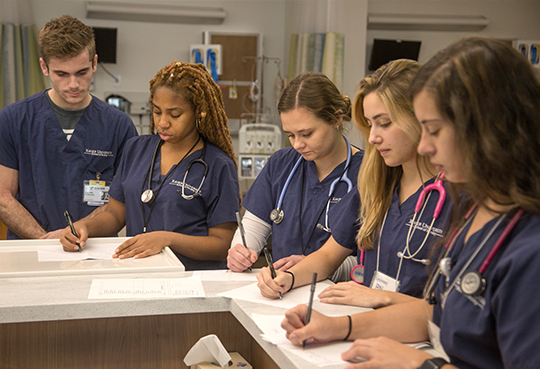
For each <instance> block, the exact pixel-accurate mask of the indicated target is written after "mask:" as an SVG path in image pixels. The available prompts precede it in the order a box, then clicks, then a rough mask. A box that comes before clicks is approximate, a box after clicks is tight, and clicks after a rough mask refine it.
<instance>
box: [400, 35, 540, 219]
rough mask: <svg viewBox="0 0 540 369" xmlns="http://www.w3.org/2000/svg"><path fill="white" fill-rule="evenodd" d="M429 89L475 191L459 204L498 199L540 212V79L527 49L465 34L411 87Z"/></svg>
mask: <svg viewBox="0 0 540 369" xmlns="http://www.w3.org/2000/svg"><path fill="white" fill-rule="evenodd" d="M424 89H425V90H426V91H427V92H428V93H430V94H431V96H432V97H433V99H434V101H435V104H436V106H437V110H438V111H439V112H440V113H441V115H442V117H443V118H445V119H447V120H448V121H449V122H451V124H452V126H453V128H454V130H455V142H454V144H455V145H456V147H457V148H458V150H459V151H460V152H461V155H462V157H463V161H464V162H463V167H464V170H465V171H466V175H467V183H465V184H464V187H465V190H466V193H467V195H468V196H466V197H463V196H461V197H457V198H455V201H456V205H455V208H463V206H459V205H460V204H462V202H463V201H468V202H471V201H473V202H476V203H479V204H481V205H485V201H486V200H487V199H491V200H493V201H494V202H495V203H498V204H500V205H505V206H515V207H520V208H523V209H524V210H526V211H530V212H532V213H535V214H540V160H539V158H538V153H539V152H540V83H539V81H538V79H537V78H536V77H535V74H534V72H533V70H532V67H531V65H530V63H528V61H527V60H526V59H525V58H524V57H523V55H521V54H519V53H518V52H517V51H516V50H514V49H512V48H511V47H510V46H508V45H506V44H504V43H503V42H500V41H497V40H495V39H490V38H487V37H470V38H465V39H462V40H460V41H457V42H455V43H453V44H452V45H450V46H448V47H447V48H446V49H444V50H441V51H439V52H438V53H437V54H436V55H435V56H434V57H433V58H431V59H430V60H429V61H428V62H427V63H426V64H425V65H424V66H423V67H422V68H421V69H420V71H419V72H418V74H417V75H416V78H415V79H414V81H413V83H412V84H411V87H410V91H409V92H410V95H411V96H412V97H414V96H416V95H417V94H418V93H420V92H421V91H423V90H424ZM466 210H468V209H463V211H466Z"/></svg>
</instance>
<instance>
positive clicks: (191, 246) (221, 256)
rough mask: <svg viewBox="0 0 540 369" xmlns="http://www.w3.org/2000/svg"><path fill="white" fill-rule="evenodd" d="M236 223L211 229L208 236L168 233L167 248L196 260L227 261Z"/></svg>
mask: <svg viewBox="0 0 540 369" xmlns="http://www.w3.org/2000/svg"><path fill="white" fill-rule="evenodd" d="M235 228H236V223H224V224H220V225H219V226H216V227H213V228H210V229H209V231H208V236H190V235H186V234H182V233H176V232H167V236H168V241H167V246H169V247H170V248H171V249H172V250H174V251H176V252H177V253H179V254H182V255H185V256H187V257H189V258H191V259H194V260H217V261H225V260H226V259H227V251H228V250H229V246H230V244H231V240H232V236H233V233H234V230H235Z"/></svg>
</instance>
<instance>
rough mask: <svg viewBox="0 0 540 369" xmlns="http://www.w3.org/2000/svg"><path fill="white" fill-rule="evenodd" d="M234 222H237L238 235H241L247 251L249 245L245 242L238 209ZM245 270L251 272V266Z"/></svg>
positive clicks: (244, 233)
mask: <svg viewBox="0 0 540 369" xmlns="http://www.w3.org/2000/svg"><path fill="white" fill-rule="evenodd" d="M236 222H237V223H238V230H239V231H240V236H242V244H243V245H244V247H245V248H246V250H248V252H249V247H248V246H247V243H246V232H245V231H244V226H243V225H242V219H241V218H240V212H238V211H237V212H236ZM247 270H249V271H250V272H251V267H248V268H247Z"/></svg>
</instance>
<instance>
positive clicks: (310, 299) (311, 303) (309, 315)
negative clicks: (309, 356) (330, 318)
mask: <svg viewBox="0 0 540 369" xmlns="http://www.w3.org/2000/svg"><path fill="white" fill-rule="evenodd" d="M316 284H317V273H313V279H312V280H311V290H310V292H309V305H308V309H307V314H306V325H308V324H309V321H310V319H311V309H313V295H314V294H315V285H316ZM305 348H306V340H304V342H302V350H303V349H305Z"/></svg>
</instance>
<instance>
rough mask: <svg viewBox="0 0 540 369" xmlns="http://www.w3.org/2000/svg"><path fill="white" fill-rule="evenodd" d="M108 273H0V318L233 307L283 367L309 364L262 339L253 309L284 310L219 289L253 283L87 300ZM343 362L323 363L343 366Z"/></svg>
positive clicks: (332, 310) (327, 308) (332, 308)
mask: <svg viewBox="0 0 540 369" xmlns="http://www.w3.org/2000/svg"><path fill="white" fill-rule="evenodd" d="M191 274H192V273H191V272H162V273H124V274H122V276H121V277H122V278H158V279H160V278H162V279H166V278H184V277H188V276H191ZM97 278H104V279H110V278H112V275H111V274H97V275H96V274H93V275H62V276H42V277H20V278H0V297H1V298H0V323H17V322H36V321H54V320H70V319H91V318H114V317H126V316H147V315H160V314H189V313H207V312H231V313H232V314H233V315H234V316H235V317H236V319H237V320H238V321H239V322H240V323H241V324H242V325H243V326H244V328H245V329H246V330H247V331H248V332H249V333H250V334H251V336H252V337H253V338H254V339H255V340H256V341H257V342H258V343H259V345H260V346H261V347H262V348H263V349H264V350H265V351H266V352H267V353H268V355H269V356H270V357H272V359H273V360H274V361H275V362H276V364H278V365H279V366H280V367H282V368H312V367H313V364H311V363H309V362H307V361H305V360H302V359H300V358H299V357H297V356H296V355H294V354H292V353H289V352H288V351H286V350H282V349H280V348H279V347H277V346H275V345H273V344H270V343H268V342H266V341H264V340H263V339H262V338H261V337H260V334H261V333H262V332H261V331H260V330H259V328H258V327H257V325H256V324H255V322H254V321H253V320H252V318H251V313H254V312H256V313H259V314H283V313H284V312H285V309H282V308H278V307H274V306H272V305H266V304H258V303H254V302H249V301H242V300H231V299H229V298H225V297H221V296H217V294H218V293H220V292H224V291H228V290H232V289H235V288H238V287H242V286H244V285H247V284H249V283H253V282H230V281H220V282H215V281H203V286H204V290H205V294H206V297H205V298H186V299H182V300H181V303H179V300H178V299H176V298H156V299H111V300H89V299H88V292H89V290H90V285H91V284H92V280H93V279H97ZM314 308H315V309H317V310H319V311H321V312H323V313H326V314H344V315H345V314H352V313H356V312H360V311H364V310H366V309H361V308H355V307H351V306H341V305H330V304H322V303H319V302H318V301H316V302H315V303H314ZM344 366H345V365H339V366H330V367H325V368H328V369H337V368H342V367H344Z"/></svg>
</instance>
